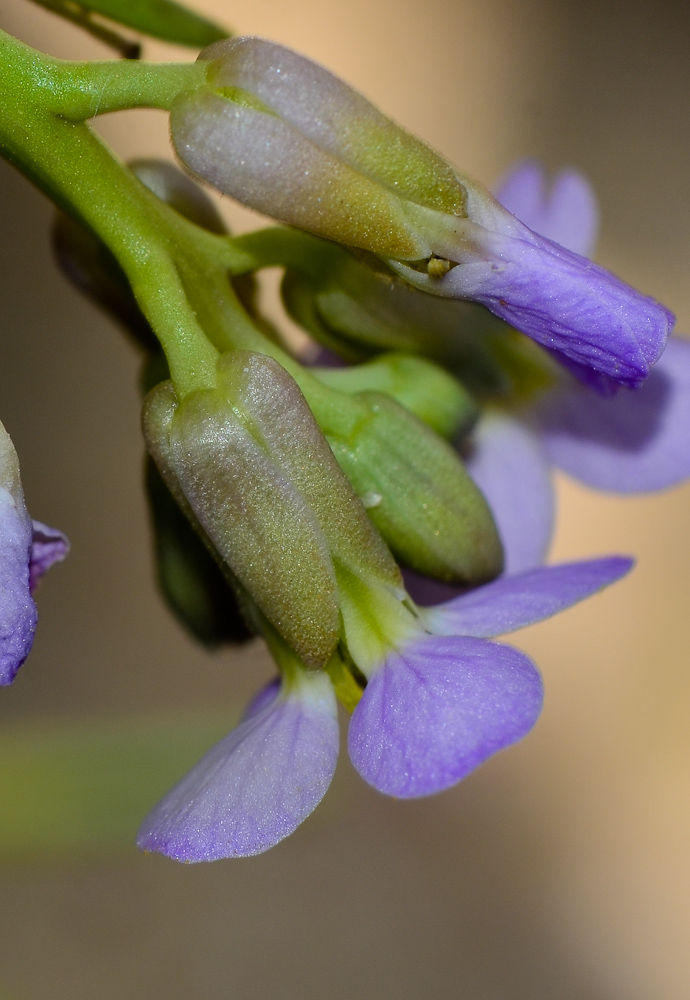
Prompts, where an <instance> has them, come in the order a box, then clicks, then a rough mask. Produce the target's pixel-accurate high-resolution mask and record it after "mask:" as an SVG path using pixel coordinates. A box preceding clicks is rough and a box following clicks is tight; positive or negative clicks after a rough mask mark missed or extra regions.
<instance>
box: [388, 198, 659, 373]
mask: <svg viewBox="0 0 690 1000" xmlns="http://www.w3.org/2000/svg"><path fill="white" fill-rule="evenodd" d="M496 207H497V210H498V209H500V206H498V205H497V206H496ZM506 214H507V213H506ZM493 217H494V220H495V226H496V228H492V229H486V228H484V227H483V226H475V228H474V229H473V230H471V231H470V226H469V224H467V223H466V224H465V225H464V228H465V230H467V231H468V235H467V236H466V237H465V239H466V242H468V243H472V244H473V245H474V250H473V251H471V252H470V251H463V252H462V253H460V254H459V255H458V254H456V256H455V258H453V245H452V240H449V242H448V243H447V245H443V246H439V249H438V251H437V252H438V253H441V254H444V255H448V256H450V258H451V259H458V256H460V257H461V258H462V259H461V260H460V261H459V263H458V266H457V267H453V268H451V270H450V271H448V273H447V274H446V275H445V277H440V278H436V277H430V276H429V275H427V274H423V273H420V272H417V271H415V270H414V268H411V267H409V266H407V265H405V264H402V263H400V262H395V261H390V262H389V263H390V264H391V267H393V268H394V269H395V270H396V271H398V273H400V274H401V275H402V276H403V277H404V278H406V279H407V280H408V281H409V282H410V283H411V284H413V285H416V286H417V287H418V288H422V289H424V290H425V291H429V292H432V293H434V294H436V295H448V296H450V297H452V298H461V299H472V300H473V301H475V302H480V303H481V304H482V305H485V306H486V307H487V308H488V309H490V310H491V312H493V313H494V314H495V315H496V316H499V317H500V318H501V319H502V320H505V321H506V322H507V323H510V325H511V326H514V327H516V328H517V329H518V330H522V332H523V333H526V334H527V335H528V336H529V337H531V338H532V339H533V340H535V341H537V343H539V344H542V345H543V346H544V347H547V348H550V349H553V350H556V351H560V352H562V353H563V354H564V355H565V356H566V357H567V358H570V359H571V360H572V361H575V362H577V363H578V364H581V365H586V366H588V367H590V368H593V369H594V370H595V371H598V372H602V373H603V374H604V375H608V376H610V377H611V378H613V379H615V380H616V381H618V382H620V383H621V384H623V385H629V386H637V385H639V384H641V382H643V381H644V379H645V378H646V377H647V375H648V374H649V370H650V367H651V366H652V365H653V364H654V362H655V361H657V360H658V358H659V357H660V355H661V352H662V351H663V349H664V345H665V343H666V338H667V336H668V334H669V333H670V331H671V328H672V326H673V322H674V317H673V314H672V313H670V312H669V311H668V310H667V309H665V308H664V306H662V305H661V304H660V303H659V302H657V301H656V300H655V299H652V298H650V297H649V296H646V295H642V293H641V292H638V291H636V290H635V289H634V288H631V287H630V286H629V285H626V284H625V283H624V282H622V281H620V280H619V279H618V278H616V277H615V275H613V274H611V273H610V272H609V271H606V270H604V268H602V267H599V266H598V265H597V264H593V263H592V261H589V260H587V259H586V258H585V257H580V256H579V255H578V254H575V253H571V252H570V251H569V250H566V249H565V248H564V247H561V246H558V244H556V243H552V242H551V241H550V240H547V239H544V238H543V237H540V236H538V235H537V234H536V233H532V232H531V230H529V229H527V227H525V226H522V225H521V224H520V223H519V222H518V221H517V219H514V218H513V217H512V216H508V219H511V220H512V222H510V223H508V222H507V221H506V220H504V219H501V217H500V216H499V215H498V211H496V212H494V214H493Z"/></svg>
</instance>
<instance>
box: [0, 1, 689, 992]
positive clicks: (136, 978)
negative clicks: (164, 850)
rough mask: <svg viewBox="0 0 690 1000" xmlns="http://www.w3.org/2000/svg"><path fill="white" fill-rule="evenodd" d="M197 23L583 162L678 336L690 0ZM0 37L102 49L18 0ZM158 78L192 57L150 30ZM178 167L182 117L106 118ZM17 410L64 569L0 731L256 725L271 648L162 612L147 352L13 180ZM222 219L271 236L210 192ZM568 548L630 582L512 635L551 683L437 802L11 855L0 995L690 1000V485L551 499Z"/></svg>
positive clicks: (442, 139) (613, 242) (538, 152)
mask: <svg viewBox="0 0 690 1000" xmlns="http://www.w3.org/2000/svg"><path fill="white" fill-rule="evenodd" d="M198 8H199V9H202V10H203V11H205V12H207V13H208V14H210V15H212V16H214V17H216V18H217V19H219V20H222V21H223V22H225V23H227V24H228V25H229V26H231V27H232V28H234V29H235V30H236V31H237V32H238V33H254V34H263V35H266V36H269V37H271V38H273V39H275V40H277V41H280V42H282V43H285V44H288V45H291V46H294V47H295V48H298V49H300V50H301V51H303V52H305V53H306V54H308V55H310V56H312V57H314V58H317V59H318V60H320V61H321V62H323V63H325V64H326V65H328V66H329V67H330V68H332V69H333V70H335V71H336V72H338V73H339V74H341V75H342V76H343V77H345V79H347V80H348V81H350V82H351V83H352V84H354V85H355V86H356V87H358V88H359V89H360V90H362V91H363V92H364V93H366V94H367V95H368V96H369V97H370V98H372V99H373V100H374V101H375V102H376V103H377V104H379V105H380V106H381V107H382V108H383V109H384V110H386V111H387V112H389V113H390V114H391V115H393V116H394V117H395V118H397V119H398V120H399V121H400V122H402V123H403V124H404V125H406V126H407V127H409V128H410V129H411V130H413V131H414V132H416V133H418V134H419V135H421V136H422V137H424V138H425V139H427V140H428V141H429V142H431V143H432V144H433V145H434V146H436V147H437V148H438V149H440V150H441V151H443V152H444V153H445V154H446V155H447V156H448V157H449V158H450V159H452V160H453V161H455V162H456V163H457V164H458V165H459V166H462V167H463V168H464V169H466V170H468V171H469V172H471V173H473V174H475V175H476V176H478V177H479V178H481V179H482V180H484V181H485V182H487V183H493V182H494V181H495V180H496V179H497V178H498V176H499V175H500V174H501V173H502V172H503V171H504V170H505V169H506V167H508V166H509V165H510V164H511V163H512V162H513V161H514V160H516V159H518V158H520V157H524V156H538V157H540V158H542V159H543V160H544V161H545V162H546V163H547V165H548V166H549V167H550V168H557V167H558V166H560V165H564V164H572V165H575V166H577V167H579V168H581V169H582V170H584V171H585V172H586V173H587V174H588V175H589V176H590V178H591V179H592V181H593V182H594V184H595V186H596V188H597V190H598V192H599V194H600V197H601V202H602V211H603V233H602V239H601V244H600V249H599V253H598V259H599V260H600V261H601V262H602V263H604V264H605V265H607V266H609V267H611V268H612V269H613V270H615V271H617V272H618V273H620V274H621V275H622V276H623V277H624V278H626V279H627V280H629V281H630V282H632V283H634V284H636V285H638V286H640V287H641V288H642V289H643V290H644V291H646V292H649V293H652V294H654V295H656V296H657V297H659V298H660V299H662V300H663V301H664V302H665V303H666V304H668V305H669V306H671V307H672V308H673V309H675V311H676V312H677V314H678V317H679V329H680V330H681V331H688V332H690V286H689V283H688V280H687V276H688V274H689V273H690V239H689V233H690V183H689V178H690V145H689V138H690V119H689V115H688V99H689V97H690V61H689V60H688V57H687V53H688V51H690V7H689V6H687V5H683V4H677V3H675V2H671V0H668V2H663V0H662V2H657V3H654V4H652V3H651V2H637V3H636V2H627V3H623V2H622V0H603V2H599V3H596V2H595V0H518V2H517V3H514V2H510V0H427V2H425V3H423V4H422V3H412V2H411V0H379V2H374V3H372V2H371V0H348V2H347V3H344V2H336V0H265V2H264V3H256V4H249V5H239V4H238V5H237V7H236V9H233V5H232V4H230V3H229V2H222V3H221V2H220V0H216V2H214V0H204V2H203V3H199V4H198ZM0 25H1V26H2V27H3V28H5V29H6V30H9V31H11V32H13V33H16V34H18V35H20V36H21V37H23V38H24V39H25V40H26V41H28V42H30V43H31V44H33V45H35V46H37V47H38V48H41V49H44V50H46V51H49V52H51V53H53V54H55V55H58V56H63V57H68V58H80V57H83V58H88V57H98V58H103V57H107V55H108V53H107V52H106V50H105V49H103V48H101V47H100V46H98V45H97V44H96V43H93V42H91V41H90V40H88V39H87V38H85V37H84V36H82V35H81V34H80V33H79V32H78V31H77V30H76V29H72V28H70V27H69V26H65V25H63V24H62V23H61V22H59V21H58V20H57V19H56V18H54V17H53V16H51V15H49V14H48V13H46V12H44V11H42V10H41V9H39V8H38V7H34V6H33V5H31V4H29V3H26V2H24V0H3V2H2V6H1V7H0ZM145 52H146V53H147V54H148V55H149V56H150V57H151V58H156V59H164V58H168V59H169V58H180V57H184V58H189V55H188V54H186V53H181V52H179V51H176V50H173V49H170V48H167V49H166V48H165V47H164V46H162V45H157V44H155V43H152V44H147V45H146V47H145ZM99 127H100V128H101V130H102V132H103V134H104V135H105V136H106V137H107V139H108V141H109V142H110V143H111V144H112V145H113V146H114V147H115V148H116V150H117V151H118V152H119V153H120V154H121V155H122V156H123V157H125V158H126V157H130V156H133V155H137V156H142V155H169V153H167V139H166V120H165V116H164V115H162V114H159V113H155V112H135V113H127V114H122V115H119V116H113V117H112V118H110V119H109V120H104V121H103V122H102V123H101V124H100V126H99ZM0 178H1V183H0V205H1V207H0V220H1V225H2V230H1V232H2V245H1V246H0V261H1V264H0V288H1V291H0V324H1V325H0V328H1V330H2V335H1V336H2V339H1V340H0V416H1V417H2V420H3V421H4V422H5V424H6V426H7V428H8V430H9V431H10V433H11V434H12V436H13V439H14V441H15V444H16V446H17V449H18V451H19V454H20V458H21V462H22V472H23V478H24V485H25V491H26V494H27V499H28V502H29V505H30V509H31V511H32V513H33V515H34V516H35V517H38V518H41V519H43V520H46V521H48V522H50V523H55V524H58V525H60V526H61V527H62V528H64V530H65V531H66V532H67V533H68V534H69V536H70V538H71V539H72V543H73V551H72V554H71V556H70V558H69V560H68V561H67V562H66V563H65V564H64V566H61V567H58V568H56V569H55V570H54V571H53V572H52V574H51V576H50V577H49V578H48V579H47V580H46V582H45V585H44V587H43V588H42V591H41V593H40V598H39V610H40V616H41V620H40V626H39V632H38V637H37V641H36V646H35V649H34V652H33V654H32V657H31V659H30V661H29V662H28V663H27V664H26V665H25V667H24V668H23V671H22V674H21V677H20V679H19V681H18V682H17V684H16V685H15V686H14V687H13V688H12V689H9V690H6V691H4V692H3V694H2V698H0V727H5V728H7V729H11V727H16V726H20V725H22V724H25V723H27V722H30V721H38V722H41V721H45V723H46V724H50V723H51V722H52V721H54V720H63V721H64V720H80V719H86V718H88V719H91V718H96V719H105V720H107V719H112V718H113V717H120V716H127V715H133V714H137V713H139V714H141V715H142V716H145V715H146V714H147V713H150V712H164V711H167V710H175V709H178V708H180V709H185V710H190V709H195V708H196V707H198V708H199V709H204V708H205V707H207V706H214V707H217V706H218V705H219V704H222V703H223V702H224V701H226V702H227V705H228V719H229V722H230V721H231V720H232V719H233V718H234V715H235V712H236V708H237V706H238V705H239V704H241V702H242V701H243V700H244V699H245V698H246V697H247V696H248V695H249V694H250V693H251V692H252V691H253V690H254V689H255V688H256V687H257V686H258V685H259V684H260V683H261V681H262V680H263V679H264V678H265V677H267V676H268V673H269V670H270V668H269V665H268V663H267V661H266V658H265V656H264V654H263V653H262V651H261V649H260V647H258V646H255V647H251V648H250V649H249V650H244V651H242V652H240V653H222V654H220V655H218V656H210V655H207V654H205V653H203V652H201V651H199V650H198V649H197V648H195V647H194V646H192V644H191V643H190V642H189V641H188V640H187V638H186V637H185V636H184V635H183V634H182V632H181V630H180V629H179V627H178V626H177V625H176V624H175V623H174V622H172V621H171V619H170V618H169V617H168V615H167V613H166V612H165V610H164V608H163V607H162V604H161V602H160V600H159V598H158V596H157V594H156V592H155V588H154V585H153V582H152V573H151V565H150V558H149V551H148V545H149V542H148V535H147V524H146V513H145V508H144V503H143V495H142V490H141V485H140V480H141V464H142V444H141V440H140V436H139V429H138V405H139V402H138V391H137V386H136V381H137V375H138V370H137V369H138V362H137V358H136V355H135V354H134V352H133V351H132V350H131V349H130V348H129V346H128V344H126V343H125V342H124V340H123V338H122V337H121V335H120V334H119V332H118V331H116V330H115V329H114V328H113V327H111V326H110V325H109V324H108V323H107V322H106V321H105V320H104V319H102V318H101V317H100V315H98V314H97V313H96V312H95V311H94V310H93V309H92V308H91V307H90V306H89V305H87V304H86V303H84V302H82V301H81V300H80V299H79V298H78V297H77V295H76V294H75V293H74V292H73V291H72V290H71V289H70V288H69V287H67V286H66V285H65V284H64V283H63V282H62V280H61V278H60V277H59V276H58V275H57V273H56V270H55V268H54V266H53V264H52V261H51V258H50V253H49V249H48V239H47V230H48V225H49V220H50V217H51V209H50V207H49V206H48V204H47V203H46V202H45V200H44V199H43V198H42V197H41V196H40V195H39V194H37V193H36V192H35V191H34V190H33V189H32V188H31V187H30V186H29V185H28V183H26V182H25V181H24V180H23V179H21V178H20V177H19V176H18V175H16V174H15V173H14V172H13V171H12V170H11V169H10V168H9V167H7V166H5V165H4V164H2V163H0ZM224 205H225V207H226V209H227V212H228V217H229V218H230V219H231V221H232V224H233V225H234V226H235V227H236V228H247V227H250V226H254V225H256V224H257V221H258V220H257V217H256V216H252V215H251V214H250V213H247V212H244V211H243V210H240V209H237V208H234V207H232V206H230V205H228V204H227V203H224ZM559 491H560V501H561V507H560V517H559V532H558V538H557V542H556V546H555V551H554V556H555V557H559V558H561V557H576V556H586V555H591V554H596V553H606V552H630V553H633V554H634V555H636V556H637V557H638V558H639V566H638V568H637V570H636V571H635V573H634V575H633V576H632V577H630V578H629V579H628V580H626V581H624V582H623V583H622V584H620V585H618V586H617V587H616V588H614V589H613V590H611V591H609V592H607V593H606V594H604V595H602V596H599V597H597V598H595V599H593V600H592V601H591V602H589V603H588V604H587V605H586V606H584V607H580V608H577V609H573V610H572V611H570V612H568V613H566V614H564V615H562V616H560V617H559V618H558V620H555V621H552V622H549V623H546V624H544V625H541V626H539V627H538V628H535V629H531V630H527V631H525V632H524V633H522V634H521V635H520V636H518V637H517V642H518V643H519V644H520V645H521V646H522V647H523V648H524V649H525V650H526V651H527V652H528V653H530V654H531V655H532V656H533V657H534V658H535V659H536V660H537V662H538V663H539V665H540V666H541V668H542V670H543V673H544V676H545V681H546V706H545V710H544V714H543V717H542V719H541V720H540V722H539V723H538V725H537V727H536V730H535V731H534V733H533V734H532V735H531V736H530V737H529V738H528V739H527V740H526V741H525V742H524V743H523V744H521V745H520V746H519V747H517V748H514V749H512V750H510V751H508V752H506V753H504V754H501V755H499V756H498V757H497V758H495V759H493V760H492V761H490V762H489V763H488V764H487V765H485V766H484V767H483V768H482V769H480V770H479V771H478V772H477V773H475V774H474V775H473V776H472V777H471V778H470V779H469V780H467V781H466V782H465V783H463V784H462V785H460V786H459V787H458V788H456V789H454V790H452V791H450V792H448V793H446V794H444V795H442V796H440V797H437V798H435V799H432V800H426V801H418V802H410V803H399V802H394V801H389V800H386V799H384V798H382V797H379V796H377V795H376V794H375V793H374V792H372V791H371V790H370V789H369V788H368V787H366V786H365V785H364V784H363V783H362V782H361V781H360V780H359V779H358V778H357V777H356V775H354V774H353V772H352V770H351V768H350V766H349V763H348V761H347V759H346V755H343V760H342V762H341V766H340V767H339V770H338V773H337V774H336V778H335V781H334V785H333V787H332V789H331V791H330V792H329V794H328V795H327V797H326V799H325V800H324V803H323V805H322V806H321V807H320V809H319V810H318V811H317V812H316V813H315V814H314V816H313V817H311V818H310V819H309V820H308V821H307V822H306V823H305V824H304V826H303V827H301V828H300V830H299V831H298V832H297V833H296V834H295V835H294V836H293V837H292V838H290V839H289V840H288V841H286V842H284V843H283V844H281V845H279V846H278V847H277V848H275V849H274V850H273V851H271V852H269V853H268V854H266V855H264V856H262V857H259V858H256V859H252V860H247V861H235V862H220V863H217V864H215V865H212V866H203V865H200V866H192V867H183V866H177V865H175V864H174V863H172V862H167V861H165V860H164V859H161V858H158V857H143V856H140V855H139V854H138V853H137V852H136V850H135V849H134V847H132V849H131V851H130V852H128V853H126V854H118V855H116V856H112V857H106V858H105V860H98V859H97V858H94V857H84V858H81V859H79V858H75V859H74V860H71V861H65V860H63V861H52V862H51V861H49V860H46V861H44V862H43V863H41V864H40V865H38V866H31V865H29V864H19V863H17V864H13V865H10V864H4V865H0V990H2V989H5V990H6V991H7V995H8V997H12V998H18V1000H38V998H44V997H46V998H47V997H51V998H52V997H62V996H65V997H66V996H69V997H70V998H72V1000H82V998H83V1000H87V998H88V1000H92V998H94V997H98V998H99V1000H115V998H118V1000H121V998H123V997H136V998H144V997H151V998H153V997H156V998H157V997H165V998H166V1000H182V998H190V997H194V998H197V997H199V998H204V1000H221V998H227V997H232V998H233V1000H264V998H266V1000H269V998H281V1000H324V998H328V1000H349V998H352V997H355V996H356V997H358V998H361V1000H374V998H379V997H382V996H387V995H391V996H394V997H396V1000H416V998H418V997H421V996H424V997H434V998H436V997H439V998H440V997H444V998H445V997H452V998H456V997H457V998H462V1000H535V998H540V1000H541V998H544V1000H547V998H554V1000H649V998H650V997H653V998H654V1000H687V997H688V996H690V949H689V948H688V946H687V939H688V918H689V917H690V891H689V889H690V886H689V881H690V795H689V793H690V725H689V724H688V723H689V722H690V664H689V662H688V660H689V656H688V651H689V650H690V613H689V612H688V600H687V594H688V580H689V579H690V565H689V564H690V488H688V487H686V488H683V489H678V490H676V491H674V492H671V493H668V494H666V495H660V496H654V497H646V498H634V499H627V500H621V499H617V498H612V497H607V496H602V495H595V494H591V493H587V492H586V491H584V490H583V489H580V488H579V487H577V486H575V485H573V484H572V483H569V482H567V481H562V482H560V483H559Z"/></svg>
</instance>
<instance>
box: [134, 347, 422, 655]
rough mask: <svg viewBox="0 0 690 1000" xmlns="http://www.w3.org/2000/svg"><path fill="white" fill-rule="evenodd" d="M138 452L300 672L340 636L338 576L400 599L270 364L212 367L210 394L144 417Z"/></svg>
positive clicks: (329, 459)
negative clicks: (298, 662)
mask: <svg viewBox="0 0 690 1000" xmlns="http://www.w3.org/2000/svg"><path fill="white" fill-rule="evenodd" d="M144 433H145V436H146V440H147V444H148V447H149V451H150V452H151V454H152V455H153V457H154V459H155V460H156V464H157V465H158V468H159V469H160V471H161V474H162V475H163V478H164V480H165V481H166V483H167V484H168V486H169V488H170V490H171V491H172V493H173V494H174V495H175V497H176V499H177V500H178V502H179V503H180V505H181V506H182V507H183V509H185V510H186V511H188V512H189V513H190V515H191V516H192V518H193V519H194V520H195V521H196V522H197V523H198V525H199V526H200V527H201V529H202V530H203V532H204V534H205V535H206V537H207V538H208V540H209V541H210V543H211V545H212V546H213V548H214V549H215V551H216V552H217V553H218V555H219V557H220V559H221V560H222V561H223V562H224V563H225V564H226V566H227V567H228V568H229V570H230V571H231V573H232V574H233V575H234V577H235V578H237V580H239V582H240V584H241V585H242V587H243V588H245V589H246V591H247V592H248V593H249V595H250V597H251V598H252V599H253V601H254V602H255V603H256V604H257V606H258V607H259V609H260V610H261V611H262V613H263V614H264V615H265V616H266V618H267V619H268V621H269V622H270V623H271V624H272V625H273V626H274V627H275V628H276V630H277V631H278V632H279V633H280V634H281V635H282V636H283V638H284V639H285V641H286V642H287V643H288V645H289V646H290V647H291V648H292V649H294V650H295V651H296V652H297V654H298V655H299V656H300V657H301V658H302V659H303V660H304V661H305V662H306V663H307V664H309V665H310V666H316V667H320V666H323V665H325V663H326V662H327V661H328V659H329V657H330V655H331V653H332V652H333V649H334V647H335V644H336V642H337V639H338V636H339V632H340V607H339V600H338V580H337V574H338V573H339V572H340V571H341V570H342V571H345V572H349V573H351V574H353V575H356V576H363V577H366V578H368V579H370V580H373V581H376V582H377V583H379V584H380V585H381V586H383V587H385V588H388V589H389V590H391V591H396V590H398V591H402V584H401V580H400V576H399V571H398V569H397V566H396V565H395V563H394V561H393V559H392V558H391V556H390V553H388V551H387V549H386V548H385V546H384V545H383V543H382V542H381V540H380V539H379V538H378V536H377V535H376V531H375V529H374V527H373V525H372V524H371V523H370V522H369V520H368V518H367V516H366V514H365V512H364V510H363V509H362V507H361V505H360V504H359V502H358V500H357V497H356V496H355V494H354V492H353V491H352V489H351V487H350V486H349V484H348V483H347V480H346V479H345V477H344V475H343V473H342V472H341V470H340V468H339V467H338V465H337V463H336V461H335V459H334V458H333V455H332V453H331V451H330V449H329V447H328V445H327V443H326V441H325V440H324V438H323V436H322V435H321V432H320V431H319V429H318V427H317V425H316V423H315V421H314V418H313V416H312V414H311V411H310V409H309V407H308V406H307V403H306V401H305V400H304V397H303V396H302V394H301V392H300V390H299V388H298V387H297V385H296V383H295V382H294V380H293V379H292V378H291V377H290V376H289V375H288V374H287V372H285V371H284V369H282V368H281V367H280V365H278V364H277V363H276V362H275V361H273V360H272V359H271V358H268V357H266V356H265V355H261V354H251V353H248V352H244V351H236V352H233V353H231V354H226V355H224V356H222V357H221V359H220V361H219V364H218V384H217V387H216V389H213V390H204V391H200V392H195V393H192V394H190V395H189V396H187V397H185V398H184V400H182V401H181V402H180V401H179V400H178V399H177V397H176V395H175V392H174V390H173V388H172V385H171V384H170V383H163V384H162V385H159V386H157V387H156V388H155V389H154V390H153V391H152V392H151V393H150V394H149V396H148V397H147V399H146V401H145V407H144Z"/></svg>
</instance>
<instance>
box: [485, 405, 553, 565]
mask: <svg viewBox="0 0 690 1000" xmlns="http://www.w3.org/2000/svg"><path fill="white" fill-rule="evenodd" d="M466 465H467V471H468V472H469V474H470V476H471V477H472V479H473V480H474V482H475V483H476V484H477V486H478V487H479V489H480V490H481V491H482V493H483V494H484V496H485V497H486V499H487V500H488V502H489V507H490V508H491V512H492V514H493V515H494V520H495V521H496V526H497V527H498V533H499V535H500V537H501V541H502V542H503V549H504V553H505V572H506V573H519V572H521V571H522V570H524V569H531V568H532V567H533V566H538V565H540V563H542V562H543V561H544V558H545V556H546V553H547V551H548V548H549V543H550V541H551V535H552V532H553V523H554V493H553V485H552V482H551V474H550V471H549V462H548V460H547V458H546V454H545V452H544V449H543V448H542V446H541V443H540V442H539V439H538V438H537V437H536V436H535V435H534V434H532V433H531V431H530V430H529V429H528V428H527V427H526V426H525V425H524V424H522V423H521V422H520V421H518V420H514V419H513V418H512V417H509V416H506V415H504V414H499V413H489V414H488V415H487V416H485V417H483V419H482V420H481V421H480V422H479V424H478V426H477V428H476V429H475V432H474V446H473V451H472V453H471V455H470V457H469V459H468V460H467V462H466Z"/></svg>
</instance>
